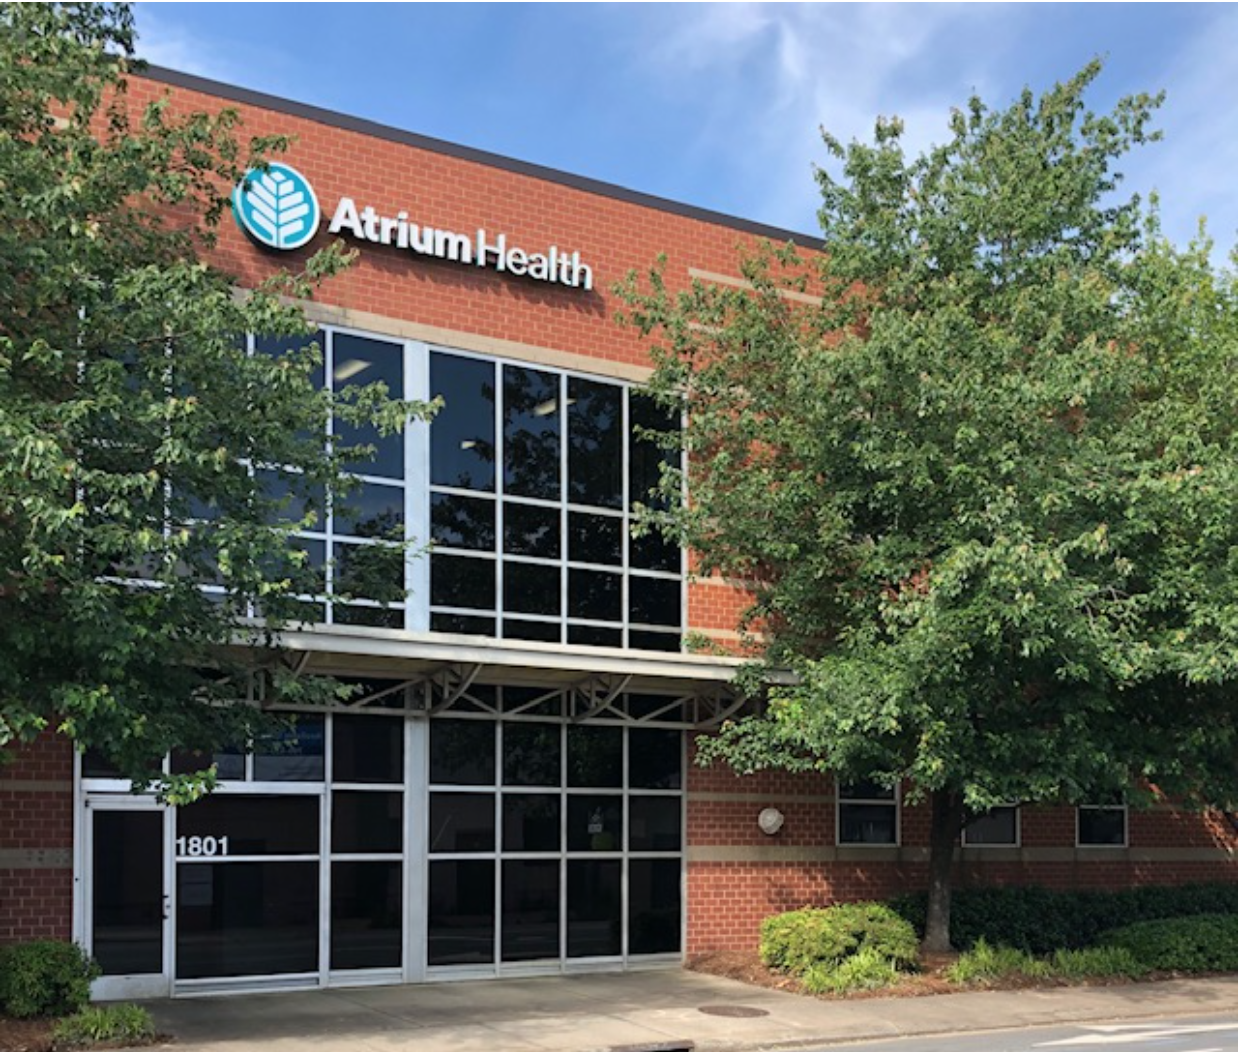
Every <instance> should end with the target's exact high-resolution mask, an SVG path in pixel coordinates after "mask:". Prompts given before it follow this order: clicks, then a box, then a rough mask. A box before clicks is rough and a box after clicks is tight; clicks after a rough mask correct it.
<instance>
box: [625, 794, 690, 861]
mask: <svg viewBox="0 0 1240 1052" xmlns="http://www.w3.org/2000/svg"><path fill="white" fill-rule="evenodd" d="M629 850H630V851H679V850H680V797H678V796H634V797H630V799H629Z"/></svg>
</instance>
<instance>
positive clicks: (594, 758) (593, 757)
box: [568, 726, 624, 788]
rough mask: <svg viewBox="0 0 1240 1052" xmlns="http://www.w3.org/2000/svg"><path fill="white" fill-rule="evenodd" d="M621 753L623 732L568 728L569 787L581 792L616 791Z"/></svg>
mask: <svg viewBox="0 0 1240 1052" xmlns="http://www.w3.org/2000/svg"><path fill="white" fill-rule="evenodd" d="M623 750H624V730H623V728H620V727H582V726H571V727H569V728H568V784H569V785H571V786H582V787H583V788H594V787H599V788H611V787H615V788H619V787H620V784H621V778H622V776H623V766H624V753H623Z"/></svg>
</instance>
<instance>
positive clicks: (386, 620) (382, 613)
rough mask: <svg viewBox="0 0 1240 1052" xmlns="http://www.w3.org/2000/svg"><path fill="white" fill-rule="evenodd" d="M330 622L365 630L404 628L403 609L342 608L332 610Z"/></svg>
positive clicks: (340, 606) (342, 606) (339, 606)
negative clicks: (361, 626)
mask: <svg viewBox="0 0 1240 1052" xmlns="http://www.w3.org/2000/svg"><path fill="white" fill-rule="evenodd" d="M332 620H333V621H335V623H336V624H338V625H364V626H366V627H367V628H404V627H405V611H404V608H403V607H399V606H397V607H375V606H344V605H342V604H340V603H337V604H336V605H335V606H334V607H333V608H332Z"/></svg>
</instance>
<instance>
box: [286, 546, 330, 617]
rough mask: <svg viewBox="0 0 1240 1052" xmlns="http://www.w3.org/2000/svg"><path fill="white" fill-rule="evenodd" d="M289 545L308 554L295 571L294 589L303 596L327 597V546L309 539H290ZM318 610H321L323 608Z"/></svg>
mask: <svg viewBox="0 0 1240 1052" xmlns="http://www.w3.org/2000/svg"><path fill="white" fill-rule="evenodd" d="M288 545H289V547H290V548H292V549H294V550H296V551H299V552H305V553H306V556H305V559H304V561H302V562H301V564H300V565H299V566H298V567H297V568H296V569H295V570H294V571H293V572H294V573H295V574H296V577H295V578H294V588H300V589H301V594H303V595H315V596H324V595H326V594H327V575H326V573H325V572H324V569H323V567H324V564H325V563H326V562H327V544H326V543H325V542H324V541H316V540H313V539H311V538H308V537H290V538H289V539H288ZM316 609H319V610H321V609H322V607H316ZM319 620H322V618H321V617H320V618H319Z"/></svg>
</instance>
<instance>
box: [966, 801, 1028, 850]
mask: <svg viewBox="0 0 1240 1052" xmlns="http://www.w3.org/2000/svg"><path fill="white" fill-rule="evenodd" d="M1019 816H1020V811H1019V809H1018V808H1017V807H1015V806H1014V805H1013V806H1008V807H992V808H991V809H990V810H989V811H985V812H983V813H982V814H979V815H977V817H975V818H974V819H973V820H972V821H971V822H970V823H969V824H968V825H967V826H965V827H964V835H963V836H964V845H965V847H1017V846H1019V844H1020V817H1019Z"/></svg>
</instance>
